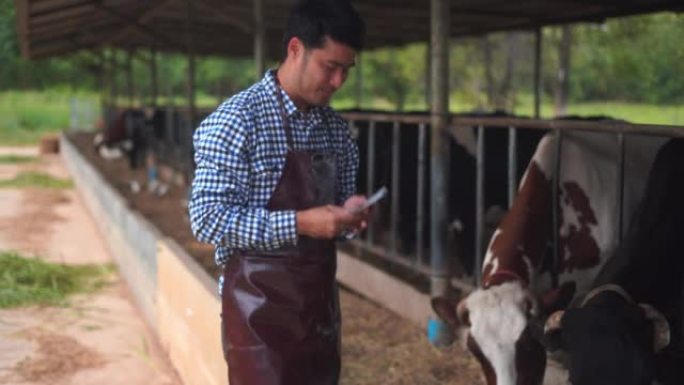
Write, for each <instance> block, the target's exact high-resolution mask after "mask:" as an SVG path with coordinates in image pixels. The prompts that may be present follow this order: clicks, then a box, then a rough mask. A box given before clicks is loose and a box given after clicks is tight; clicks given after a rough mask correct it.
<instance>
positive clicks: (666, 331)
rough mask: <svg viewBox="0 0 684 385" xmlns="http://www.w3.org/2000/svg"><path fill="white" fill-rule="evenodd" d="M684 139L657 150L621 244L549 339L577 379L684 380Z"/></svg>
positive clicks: (584, 383)
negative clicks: (642, 195)
mask: <svg viewBox="0 0 684 385" xmlns="http://www.w3.org/2000/svg"><path fill="white" fill-rule="evenodd" d="M683 198H684V140H683V139H673V140H671V141H670V142H668V143H667V144H666V145H665V146H664V147H663V148H662V149H661V150H660V152H659V153H658V155H657V157H656V160H655V162H654V164H653V168H652V171H651V174H650V176H649V179H648V183H647V187H646V193H645V195H644V199H643V201H642V203H641V205H640V206H639V208H638V210H637V212H636V214H635V216H634V217H633V220H632V223H631V225H630V228H629V231H628V233H627V235H626V237H625V241H624V243H623V244H622V245H621V246H620V248H619V249H618V251H617V253H616V254H615V256H614V257H613V258H611V259H610V261H609V262H608V263H607V264H606V265H605V266H604V268H603V270H602V271H601V273H600V274H599V276H598V277H597V279H596V282H595V285H594V287H595V288H594V289H593V290H592V291H591V292H590V293H589V294H588V295H587V296H586V297H584V298H583V301H582V303H581V304H580V305H579V306H573V307H571V308H569V309H567V310H565V311H564V312H563V311H559V312H557V313H554V314H553V315H552V316H551V317H550V318H549V320H548V322H547V327H546V333H545V335H546V340H547V342H548V344H549V345H550V346H551V347H554V348H560V349H561V350H562V351H563V352H565V354H566V357H567V366H568V369H569V377H570V378H569V379H570V381H571V382H572V384H573V385H599V384H600V385H613V384H614V385H642V384H651V383H653V381H654V380H655V381H657V383H659V384H665V385H670V384H672V385H674V384H683V383H684V341H683V334H682V333H683V331H682V327H683V325H682V322H683V321H684V318H683V316H682V313H683V311H684V251H682V248H681V246H682V243H683V239H684V238H683V234H684V201H682V199H683Z"/></svg>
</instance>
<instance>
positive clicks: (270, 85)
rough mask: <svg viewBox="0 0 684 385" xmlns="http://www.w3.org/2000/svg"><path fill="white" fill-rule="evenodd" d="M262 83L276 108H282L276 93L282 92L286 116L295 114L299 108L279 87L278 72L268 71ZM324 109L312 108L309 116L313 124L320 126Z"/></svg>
mask: <svg viewBox="0 0 684 385" xmlns="http://www.w3.org/2000/svg"><path fill="white" fill-rule="evenodd" d="M261 81H262V83H263V84H264V87H265V89H266V92H268V94H269V95H271V98H272V100H273V102H274V103H276V106H278V108H280V106H279V105H278V103H279V102H278V97H277V96H276V92H278V91H279V92H280V93H281V95H283V104H284V105H285V114H286V115H287V116H288V117H290V116H292V115H293V114H295V113H296V112H297V111H298V109H297V106H296V105H295V104H294V102H293V101H292V99H291V98H290V96H289V95H288V94H287V92H285V91H284V90H283V89H282V88H280V87H278V86H277V83H276V70H275V69H270V70H268V71H266V74H264V77H263V79H262V80H261ZM323 108H324V107H319V106H312V107H311V108H309V112H308V114H310V117H309V119H311V121H312V123H313V124H320V123H321V122H322V113H323Z"/></svg>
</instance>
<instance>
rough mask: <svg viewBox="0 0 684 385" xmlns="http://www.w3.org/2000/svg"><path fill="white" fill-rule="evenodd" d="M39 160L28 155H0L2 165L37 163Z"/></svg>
mask: <svg viewBox="0 0 684 385" xmlns="http://www.w3.org/2000/svg"><path fill="white" fill-rule="evenodd" d="M37 159H38V158H36V157H35V156H26V155H0V164H21V163H31V162H35V161H36V160H37Z"/></svg>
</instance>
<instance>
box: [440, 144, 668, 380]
mask: <svg viewBox="0 0 684 385" xmlns="http://www.w3.org/2000/svg"><path fill="white" fill-rule="evenodd" d="M663 142H664V139H661V138H656V137H646V136H632V137H627V138H626V139H625V146H626V153H625V154H626V155H625V168H624V169H625V180H624V203H623V213H624V214H623V215H624V221H625V222H627V221H629V220H630V216H631V214H632V213H633V211H634V209H635V207H636V206H637V204H638V202H639V200H640V198H641V196H642V195H643V189H644V187H643V186H644V182H645V180H646V177H647V175H648V172H649V169H650V166H651V164H652V162H653V158H654V156H655V154H656V152H657V150H658V148H659V147H660V146H661V145H662V144H663ZM555 147H556V146H555V139H554V136H552V135H550V134H549V135H547V136H546V137H544V138H543V139H542V141H541V142H540V143H539V146H538V148H537V151H536V153H535V155H534V156H533V158H532V160H531V162H530V164H529V165H528V168H527V171H526V172H525V175H524V176H523V179H522V181H521V183H520V187H519V190H518V194H517V196H516V198H515V200H514V202H513V205H512V207H511V208H510V210H509V212H508V213H507V214H506V215H505V216H504V218H503V219H502V221H501V223H500V225H499V227H498V228H497V230H496V231H495V233H494V235H493V237H492V239H491V241H490V243H489V247H488V249H487V252H486V255H485V261H484V264H483V278H482V287H481V288H479V289H478V290H476V291H474V292H473V293H471V294H470V295H468V296H467V297H466V298H464V299H463V300H461V301H460V302H456V301H453V300H447V299H435V300H433V307H434V309H435V311H436V312H437V313H438V315H440V316H441V317H442V318H444V319H446V320H447V321H449V322H450V323H451V324H453V325H455V326H466V327H468V328H469V330H468V337H467V345H468V348H469V349H470V350H471V352H472V353H473V354H474V355H475V356H476V357H477V358H478V360H479V361H480V363H481V365H482V368H483V371H484V374H485V378H486V380H487V383H488V384H489V385H523V384H525V385H526V384H534V385H536V384H540V383H542V382H544V383H563V382H565V381H566V380H565V379H564V378H563V373H562V371H561V373H560V375H559V376H556V375H554V374H553V373H551V372H552V371H549V370H545V368H546V353H545V350H544V348H543V346H542V345H541V343H540V342H539V337H540V335H541V328H539V329H536V328H535V327H534V326H535V325H537V324H538V323H537V322H531V321H532V320H539V319H541V318H543V316H544V315H545V314H549V312H550V311H553V310H556V309H558V308H562V307H565V306H566V305H567V304H568V303H569V302H570V300H571V299H572V298H573V297H575V296H576V295H577V294H578V293H584V292H585V291H586V290H587V289H589V287H590V285H591V282H592V280H593V278H594V277H595V276H596V274H597V272H598V271H599V270H600V269H601V266H602V265H603V264H604V262H605V261H606V259H607V258H608V257H609V256H610V255H612V254H613V252H614V250H615V248H616V246H617V244H618V241H619V231H618V218H619V209H620V208H619V207H618V206H619V204H618V198H617V197H618V188H619V187H620V186H619V168H618V159H619V152H618V151H619V143H618V138H617V135H614V134H607V133H593V132H573V133H565V134H564V135H563V140H562V145H561V149H560V150H561V162H560V176H559V186H558V187H559V199H558V202H559V210H558V215H559V217H558V224H559V228H558V231H559V233H558V234H559V238H558V245H559V247H558V255H559V256H558V264H557V265H558V266H557V272H558V282H559V287H558V288H557V289H553V290H552V286H551V282H552V281H551V273H550V269H549V268H548V267H549V266H550V263H548V260H549V257H548V256H549V255H552V253H551V252H550V244H551V240H552V238H553V230H554V229H553V210H552V190H553V188H552V187H553V186H552V175H553V170H554V154H555V150H556V148H555ZM545 259H547V262H545V261H544V260H545ZM545 373H546V375H547V378H546V379H544V376H545ZM553 376H556V377H559V378H555V379H554V378H551V377H553Z"/></svg>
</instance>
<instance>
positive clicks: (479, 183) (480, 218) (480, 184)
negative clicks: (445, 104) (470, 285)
mask: <svg viewBox="0 0 684 385" xmlns="http://www.w3.org/2000/svg"><path fill="white" fill-rule="evenodd" d="M484 131H485V130H484V127H483V126H478V127H477V159H476V168H477V172H476V175H477V176H476V182H475V271H474V272H473V277H475V280H476V282H477V283H478V285H479V284H480V279H481V275H482V261H483V252H482V240H483V237H484V205H485V202H484V173H485V148H484V143H485V138H484Z"/></svg>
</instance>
